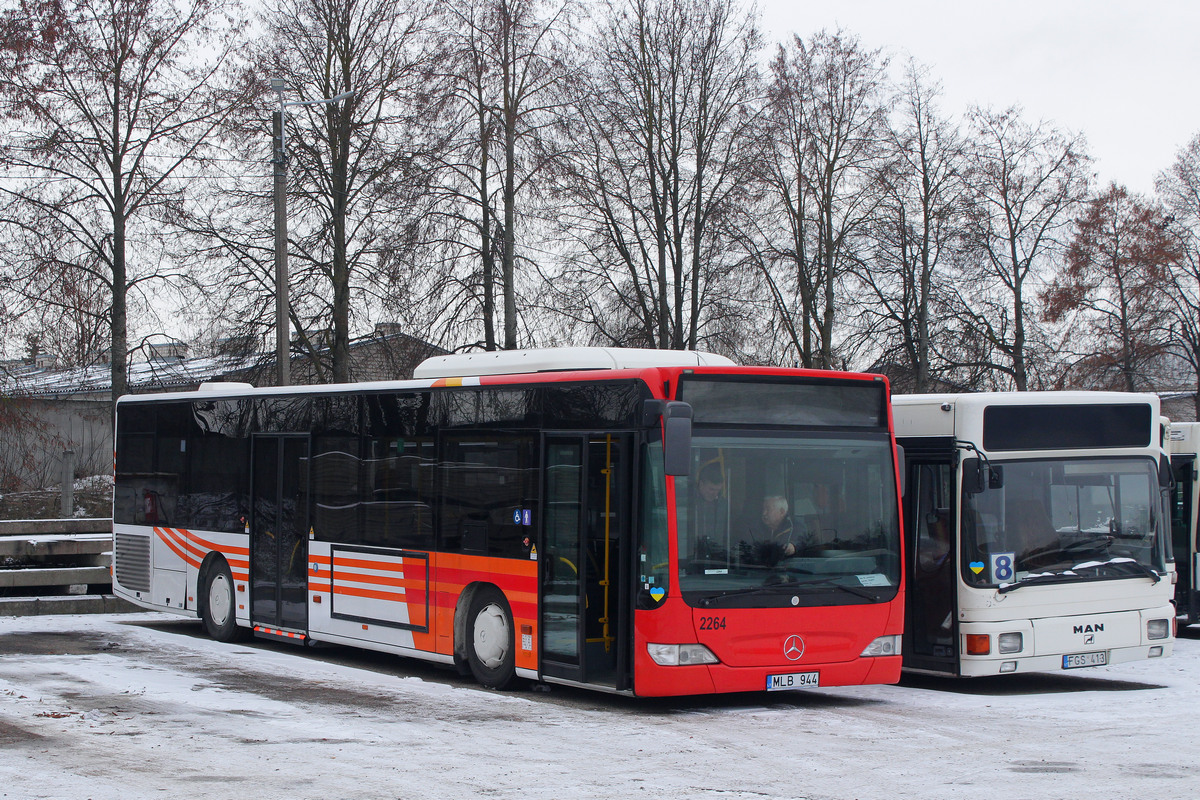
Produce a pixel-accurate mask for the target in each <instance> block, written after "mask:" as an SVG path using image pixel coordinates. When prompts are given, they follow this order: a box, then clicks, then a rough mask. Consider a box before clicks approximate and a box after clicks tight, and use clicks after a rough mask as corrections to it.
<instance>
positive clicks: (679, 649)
mask: <svg viewBox="0 0 1200 800" xmlns="http://www.w3.org/2000/svg"><path fill="white" fill-rule="evenodd" d="M646 651H647V652H648V653H649V654H650V658H651V659H653V660H654V663H655V664H658V665H659V666H660V667H686V666H690V665H692V664H719V663H720V660H719V659H718V658H717V657H716V656H715V655H713V652H712V651H711V650H709V649H708V648H707V647H705V646H704V645H702V644H648V645H646Z"/></svg>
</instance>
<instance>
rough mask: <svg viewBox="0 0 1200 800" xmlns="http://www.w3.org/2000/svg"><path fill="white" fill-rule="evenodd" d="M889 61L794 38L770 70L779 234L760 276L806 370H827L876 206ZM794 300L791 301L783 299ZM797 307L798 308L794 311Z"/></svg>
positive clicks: (828, 40) (770, 161) (826, 38)
mask: <svg viewBox="0 0 1200 800" xmlns="http://www.w3.org/2000/svg"><path fill="white" fill-rule="evenodd" d="M886 68H887V60H886V59H885V58H884V57H883V55H882V53H881V52H880V51H879V50H866V49H864V48H863V47H862V46H861V44H860V43H859V41H858V39H857V38H855V37H853V36H851V35H849V34H847V33H845V32H843V31H837V32H836V33H832V34H830V33H828V32H825V31H822V32H820V33H817V34H815V35H814V36H813V37H812V39H811V40H810V41H808V42H805V41H803V40H802V39H800V38H799V37H795V38H794V39H793V41H792V42H791V44H790V46H783V45H781V46H780V47H779V49H778V51H777V53H776V55H775V58H774V59H773V60H772V62H771V76H772V82H771V87H770V90H769V95H768V97H769V104H768V113H769V116H770V122H769V130H770V132H771V134H770V142H771V150H770V152H769V154H768V157H767V160H766V164H765V168H764V169H763V173H764V175H765V177H766V181H767V185H768V186H769V187H770V193H771V195H772V198H773V205H774V208H775V218H777V219H779V221H780V224H779V225H778V230H777V233H776V234H775V235H774V236H772V237H770V239H771V241H772V242H774V244H771V245H769V246H768V247H769V250H770V252H772V253H774V254H775V257H774V259H772V261H773V265H774V266H776V267H777V268H778V270H780V271H781V272H782V274H781V275H780V274H777V273H776V271H775V270H771V271H769V272H768V274H767V279H768V282H769V285H770V286H771V287H772V288H773V291H772V294H773V296H774V298H775V302H776V311H777V313H778V314H780V315H781V317H782V319H783V320H784V329H785V330H787V331H789V332H790V338H791V343H792V347H793V348H794V349H795V351H796V354H797V356H798V357H799V361H800V363H801V364H802V365H804V366H806V367H816V368H833V367H835V366H838V365H837V364H836V358H835V353H834V351H835V325H836V322H837V315H838V308H839V305H840V304H841V302H842V300H843V298H842V297H840V296H839V292H840V290H841V287H842V286H843V285H844V283H845V281H846V279H847V277H848V276H849V275H850V273H851V271H852V270H854V269H855V268H856V267H857V266H859V265H861V264H863V263H864V259H865V253H864V252H863V250H862V249H861V248H862V246H863V242H864V241H865V239H864V236H863V234H864V232H865V231H864V229H865V226H866V225H867V223H868V222H869V220H870V219H871V218H872V215H873V214H874V212H875V208H876V205H877V204H878V202H879V201H880V195H879V193H878V185H877V183H876V182H875V180H874V176H875V174H876V171H877V170H878V169H879V168H880V167H881V163H882V162H881V156H882V153H881V146H882V144H883V140H884V136H885V122H886V116H885V103H884V100H885V95H884V93H885V90H886V80H885V78H886V75H885V71H886ZM790 292H794V294H790ZM797 306H798V307H797Z"/></svg>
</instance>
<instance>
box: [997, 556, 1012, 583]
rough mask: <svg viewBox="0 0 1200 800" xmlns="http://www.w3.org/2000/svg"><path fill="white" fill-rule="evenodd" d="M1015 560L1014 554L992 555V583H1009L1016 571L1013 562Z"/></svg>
mask: <svg viewBox="0 0 1200 800" xmlns="http://www.w3.org/2000/svg"><path fill="white" fill-rule="evenodd" d="M1016 559H1017V555H1016V553H992V554H991V568H992V583H1009V582H1011V581H1012V580H1013V578H1015V577H1016V574H1017V572H1016V569H1015V568H1014V566H1013V562H1015V561H1016Z"/></svg>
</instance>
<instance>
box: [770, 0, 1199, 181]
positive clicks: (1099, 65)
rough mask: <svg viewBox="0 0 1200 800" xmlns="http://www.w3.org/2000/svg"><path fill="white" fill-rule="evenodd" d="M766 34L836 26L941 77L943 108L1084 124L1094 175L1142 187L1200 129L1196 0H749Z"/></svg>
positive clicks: (782, 35) (775, 36)
mask: <svg viewBox="0 0 1200 800" xmlns="http://www.w3.org/2000/svg"><path fill="white" fill-rule="evenodd" d="M759 2H760V4H761V5H760V8H761V10H762V27H763V31H764V33H765V34H766V36H767V38H768V39H771V40H773V41H783V40H785V39H786V38H788V37H790V35H791V34H792V33H796V34H799V35H800V36H801V37H802V38H807V37H808V36H809V35H811V34H812V33H814V32H816V31H818V30H821V29H822V28H825V29H827V30H829V31H833V30H835V29H836V28H838V27H839V26H840V27H841V28H843V29H844V30H846V31H849V32H851V33H854V34H856V35H857V36H858V37H859V39H860V41H861V42H862V44H863V45H864V46H865V47H868V48H883V49H884V50H886V51H888V52H889V53H891V54H892V55H893V62H894V63H895V64H902V63H903V62H904V61H906V60H907V58H908V55H910V54H911V55H912V57H914V58H915V59H917V61H919V62H921V63H923V64H925V65H927V66H928V67H929V68H930V73H931V77H933V78H935V79H937V80H940V81H941V83H942V87H943V101H942V107H943V109H944V111H946V112H948V113H950V114H953V115H956V116H957V115H959V114H961V112H962V111H963V110H964V109H966V108H967V106H969V105H971V104H978V105H982V106H990V107H993V108H995V109H997V110H999V109H1003V108H1007V107H1008V106H1010V105H1014V104H1019V105H1020V106H1021V107H1022V108H1023V109H1024V112H1025V116H1026V118H1027V119H1028V120H1029V121H1031V122H1034V121H1037V120H1039V119H1040V120H1046V121H1050V122H1053V123H1054V124H1055V125H1056V126H1058V127H1060V128H1065V129H1069V130H1072V131H1079V132H1082V133H1084V134H1085V135H1086V136H1087V140H1088V145H1089V150H1090V152H1091V154H1092V155H1093V156H1094V157H1095V159H1096V162H1095V170H1096V172H1097V174H1098V176H1099V179H1100V180H1101V181H1102V182H1105V183H1107V182H1108V181H1116V182H1117V183H1123V184H1125V185H1126V186H1127V187H1129V188H1130V189H1132V190H1134V191H1140V192H1147V193H1149V192H1152V191H1153V189H1154V179H1155V176H1156V175H1157V174H1158V173H1159V172H1160V171H1162V170H1164V169H1166V168H1168V167H1169V166H1170V165H1171V163H1172V162H1173V161H1174V160H1175V155H1176V153H1177V152H1178V150H1179V149H1180V148H1181V147H1183V146H1184V145H1185V144H1186V143H1187V141H1188V140H1189V139H1191V138H1192V137H1193V136H1194V135H1196V134H1197V133H1200V88H1198V87H1197V82H1198V81H1200V2H1197V0H1141V2H1133V0H1125V1H1124V2H1122V0H969V2H964V0H943V1H941V2H939V0H908V1H907V2H903V3H901V2H897V0H759Z"/></svg>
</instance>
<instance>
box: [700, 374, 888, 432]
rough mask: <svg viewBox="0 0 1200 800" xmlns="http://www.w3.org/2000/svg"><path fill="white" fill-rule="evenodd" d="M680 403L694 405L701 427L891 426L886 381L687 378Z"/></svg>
mask: <svg viewBox="0 0 1200 800" xmlns="http://www.w3.org/2000/svg"><path fill="white" fill-rule="evenodd" d="M678 399H680V400H683V401H685V402H687V403H689V404H691V406H692V420H693V422H695V423H697V424H706V423H707V424H714V425H803V426H811V427H837V428H842V427H853V428H884V427H886V426H887V411H886V403H887V393H886V392H885V391H884V384H883V383H882V382H881V381H866V380H857V381H831V380H814V379H811V378H807V379H806V378H783V377H780V378H777V379H775V378H772V379H764V378H758V377H755V378H753V379H742V378H713V377H706V376H694V377H686V376H685V377H684V378H682V379H681V380H680V382H679V392H678Z"/></svg>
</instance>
